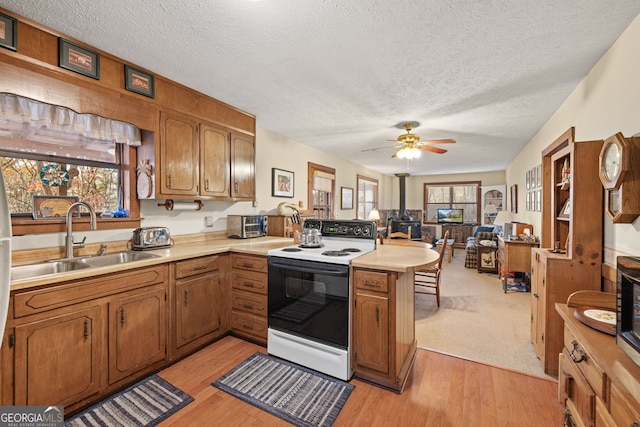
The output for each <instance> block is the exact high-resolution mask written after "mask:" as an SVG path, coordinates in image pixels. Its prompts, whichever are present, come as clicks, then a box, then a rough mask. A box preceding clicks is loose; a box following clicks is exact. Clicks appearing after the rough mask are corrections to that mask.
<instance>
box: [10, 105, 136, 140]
mask: <svg viewBox="0 0 640 427" xmlns="http://www.w3.org/2000/svg"><path fill="white" fill-rule="evenodd" d="M0 121H1V122H13V123H22V124H25V123H26V124H30V125H31V127H33V128H40V127H45V128H47V129H49V130H52V131H58V132H65V133H70V134H79V135H82V136H84V137H86V138H90V139H94V140H98V141H109V142H115V143H120V144H127V145H132V146H135V147H138V146H140V145H141V144H142V142H141V138H140V129H138V128H137V127H136V126H134V125H132V124H130V123H125V122H120V121H117V120H111V119H108V118H105V117H101V116H97V115H95V114H79V113H76V112H75V111H73V110H72V109H70V108H66V107H61V106H59V105H51V104H46V103H43V102H39V101H36V100H34V99H30V98H25V97H23V96H19V95H14V94H11V93H0ZM0 126H1V125H0Z"/></svg>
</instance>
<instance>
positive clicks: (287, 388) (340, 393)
mask: <svg viewBox="0 0 640 427" xmlns="http://www.w3.org/2000/svg"><path fill="white" fill-rule="evenodd" d="M211 385H212V386H214V387H216V388H219V389H220V390H223V391H225V392H227V393H229V394H231V395H232V396H235V397H237V398H238V399H241V400H243V401H245V402H247V403H250V404H252V405H254V406H256V407H258V408H260V409H262V410H263V411H266V412H269V413H270V414H273V415H275V416H277V417H279V418H282V419H283V420H286V421H288V422H290V423H292V424H295V425H297V426H331V425H332V424H333V423H334V421H335V419H336V418H337V417H338V414H339V413H340V410H341V409H342V407H343V405H344V404H345V403H346V401H347V398H348V397H349V395H350V394H351V392H352V391H353V389H354V388H355V387H354V386H353V385H351V384H348V383H346V382H344V381H340V380H338V379H335V378H333V377H330V376H328V375H324V374H322V373H319V372H316V371H313V370H311V369H307V368H305V367H302V366H299V365H296V364H294V363H290V362H287V361H285V360H282V359H278V358H276V357H272V356H268V355H265V354H262V353H255V354H254V355H252V356H251V357H249V358H248V359H247V360H245V361H244V362H242V363H241V364H239V365H238V366H236V367H235V368H233V369H232V370H231V371H229V372H227V373H226V374H224V375H223V376H221V377H220V378H219V379H217V380H216V381H215V382H213V383H212V384H211Z"/></svg>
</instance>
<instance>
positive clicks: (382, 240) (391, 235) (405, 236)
mask: <svg viewBox="0 0 640 427" xmlns="http://www.w3.org/2000/svg"><path fill="white" fill-rule="evenodd" d="M391 239H396V240H397V239H406V240H411V226H409V227H407V232H406V233H403V232H402V231H396V232H394V233H392V232H391V227H387V237H386V238H385V237H384V236H382V235H380V236H379V239H378V240H380V244H381V245H384V244H385V242H387V243H389V240H391Z"/></svg>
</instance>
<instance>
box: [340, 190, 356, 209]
mask: <svg viewBox="0 0 640 427" xmlns="http://www.w3.org/2000/svg"><path fill="white" fill-rule="evenodd" d="M340 189H341V190H342V191H341V195H340V196H341V197H340V209H353V188H349V187H340Z"/></svg>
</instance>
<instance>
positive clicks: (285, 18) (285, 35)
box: [0, 0, 640, 175]
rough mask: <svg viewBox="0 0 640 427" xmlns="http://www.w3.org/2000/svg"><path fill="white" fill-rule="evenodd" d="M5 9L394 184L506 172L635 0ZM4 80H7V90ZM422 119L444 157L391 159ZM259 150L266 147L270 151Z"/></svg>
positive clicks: (188, 0)
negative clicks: (398, 177) (405, 175)
mask: <svg viewBox="0 0 640 427" xmlns="http://www.w3.org/2000/svg"><path fill="white" fill-rule="evenodd" d="M0 6H1V7H3V8H5V9H7V10H10V11H13V12H15V13H18V14H20V15H23V16H25V17H27V18H29V19H32V20H34V21H37V22H39V23H42V24H43V25H45V26H47V27H50V28H52V29H54V30H57V31H59V32H61V33H63V34H66V35H69V36H71V37H73V38H76V39H79V40H81V41H83V42H85V43H87V44H89V45H92V46H95V47H97V48H99V49H101V50H103V51H106V52H109V53H111V54H114V55H116V56H119V57H121V58H123V59H125V60H127V61H130V62H132V63H134V64H137V65H139V66H141V67H143V68H146V69H148V70H151V71H152V72H154V73H157V74H160V75H163V76H165V77H168V78H170V79H172V80H175V81H177V82H180V83H182V84H184V85H186V86H189V87H192V88H194V89H196V90H198V91H200V92H203V93H205V94H208V95H210V96H212V97H214V98H217V99H219V100H221V101H224V102H226V103H229V104H231V105H234V106H236V107H239V108H241V109H243V110H245V111H247V112H249V113H252V114H255V115H256V117H257V125H258V127H260V128H263V129H267V130H270V131H273V132H276V133H279V134H281V135H284V136H286V137H289V138H291V139H293V140H295V141H297V142H300V143H302V144H306V145H310V146H313V147H316V148H318V149H319V150H323V151H327V152H330V153H333V154H336V155H338V156H340V157H343V158H346V159H349V160H351V161H353V162H356V163H359V164H362V165H364V166H367V167H369V168H371V169H374V170H377V171H380V172H382V173H386V174H392V173H397V172H407V171H408V172H410V173H411V174H413V175H426V174H441V173H459V172H480V171H492V170H502V169H504V168H505V167H506V166H507V165H508V164H509V163H510V162H511V161H512V160H513V159H514V157H515V156H516V155H517V154H518V153H519V152H520V150H521V149H522V148H523V146H524V145H525V144H526V143H527V142H528V141H529V140H530V139H531V137H532V136H533V135H534V134H535V132H536V131H537V130H538V129H539V128H540V127H541V126H542V125H543V124H544V123H545V122H546V121H547V120H548V119H549V117H550V116H551V114H553V112H554V111H555V110H556V109H557V108H558V107H559V106H560V104H561V103H562V102H563V101H564V100H565V99H566V97H567V96H568V95H569V93H571V91H572V90H573V89H574V88H575V87H576V85H577V84H578V83H579V82H580V81H581V80H582V79H583V77H584V76H585V75H586V74H587V73H588V72H589V71H590V70H591V68H592V67H593V66H594V65H595V63H596V62H597V61H598V59H600V58H601V57H602V55H603V54H604V53H605V52H606V51H607V49H608V48H609V47H610V46H611V45H612V44H613V43H614V42H615V40H616V39H617V38H618V36H619V35H620V34H621V33H622V32H623V31H624V30H625V29H626V28H627V26H628V25H629V24H630V23H631V22H632V21H633V19H634V18H635V17H636V16H637V15H638V13H640V1H638V0H562V1H557V0H537V1H535V2H531V1H524V0H509V1H498V0H491V1H478V0H448V1H436V0H396V1H389V0H384V1H376V0H332V1H329V0H262V1H249V0H217V1H214V0H171V1H164V0H162V1H158V0H136V1H131V0H109V1H103V2H98V1H87V0H48V1H41V0H0ZM0 78H1V77H0ZM405 121H417V122H419V123H420V126H419V127H417V128H416V129H415V133H417V134H418V135H420V136H421V139H422V140H425V139H437V138H453V139H455V140H457V144H455V145H447V146H444V147H443V148H446V149H448V150H449V151H448V153H446V154H443V155H438V154H431V153H426V152H425V153H424V154H423V156H422V157H421V158H420V159H418V160H414V161H411V162H407V161H405V160H401V159H396V158H391V155H392V154H393V153H394V150H393V149H384V150H378V151H373V152H371V151H369V152H365V153H363V152H361V151H362V150H364V149H368V148H374V147H384V146H389V145H393V143H391V144H390V143H389V142H386V140H388V139H395V138H396V137H397V136H398V135H399V134H401V133H403V132H404V131H403V130H402V129H398V128H397V127H396V125H398V123H401V122H405ZM258 143H259V141H258Z"/></svg>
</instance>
